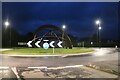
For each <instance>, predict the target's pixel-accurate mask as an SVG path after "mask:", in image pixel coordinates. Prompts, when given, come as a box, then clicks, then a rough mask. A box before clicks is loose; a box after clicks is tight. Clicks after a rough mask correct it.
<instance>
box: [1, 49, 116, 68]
mask: <svg viewBox="0 0 120 80" xmlns="http://www.w3.org/2000/svg"><path fill="white" fill-rule="evenodd" d="M113 60H116V61H118V50H116V49H115V48H103V49H100V50H98V52H94V53H93V54H90V55H84V56H76V57H65V58H64V57H10V56H5V55H0V62H2V63H1V64H0V66H9V67H10V66H11V67H12V66H15V67H30V66H31V67H32V66H33V67H34V66H36V67H37V66H48V67H55V66H69V65H84V64H88V63H91V62H100V61H113Z"/></svg>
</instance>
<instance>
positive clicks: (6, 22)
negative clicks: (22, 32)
mask: <svg viewBox="0 0 120 80" xmlns="http://www.w3.org/2000/svg"><path fill="white" fill-rule="evenodd" d="M4 25H5V27H6V28H8V27H9V26H10V22H9V21H8V19H7V20H6V21H5V22H4ZM9 42H10V47H11V28H10V41H9Z"/></svg>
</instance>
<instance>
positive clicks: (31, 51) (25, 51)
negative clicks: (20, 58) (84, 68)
mask: <svg viewBox="0 0 120 80" xmlns="http://www.w3.org/2000/svg"><path fill="white" fill-rule="evenodd" d="M92 51H94V50H92V49H90V48H76V47H75V48H73V49H65V48H55V49H54V53H53V48H49V49H47V50H45V49H43V48H16V49H13V50H8V51H2V54H18V55H53V54H54V55H58V54H60V55H62V54H76V53H85V52H92Z"/></svg>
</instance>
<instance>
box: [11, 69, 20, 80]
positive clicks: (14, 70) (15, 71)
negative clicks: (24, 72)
mask: <svg viewBox="0 0 120 80" xmlns="http://www.w3.org/2000/svg"><path fill="white" fill-rule="evenodd" d="M11 69H12V71H13V72H14V74H15V75H16V77H17V78H18V79H20V76H19V75H18V72H17V69H16V67H13V68H11Z"/></svg>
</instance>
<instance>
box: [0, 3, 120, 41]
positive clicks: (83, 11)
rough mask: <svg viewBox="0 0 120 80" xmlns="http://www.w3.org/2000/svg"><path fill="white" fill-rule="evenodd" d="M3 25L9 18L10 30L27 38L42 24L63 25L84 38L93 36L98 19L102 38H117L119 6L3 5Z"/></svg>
mask: <svg viewBox="0 0 120 80" xmlns="http://www.w3.org/2000/svg"><path fill="white" fill-rule="evenodd" d="M2 5H3V7H2V11H3V13H2V14H3V22H4V21H5V20H6V19H7V18H8V19H9V21H10V24H11V25H10V27H13V28H14V29H15V30H16V31H17V32H18V33H19V34H21V35H26V34H27V33H28V32H33V31H35V30H36V29H37V28H38V27H40V26H42V25H44V24H52V25H56V26H58V27H62V25H66V27H67V28H66V31H67V33H69V34H71V35H73V36H75V37H78V38H85V37H89V36H91V35H93V34H95V33H96V27H97V26H96V24H95V20H96V19H98V18H99V19H100V20H101V27H102V30H101V35H102V38H104V39H112V40H117V39H118V19H117V18H118V9H117V8H118V3H113V2H111V3H110V2H106V3H105V2H104V3H100V2H88V3H83V2H76V3H75V2H63V3H60V2H56V3H55V2H51V3H45V2H37V3H35V2H31V3H30V2H29V3H28V2H26V3H25V2H23V3H15V2H14V3H12V2H10V3H3V4H2Z"/></svg>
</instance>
